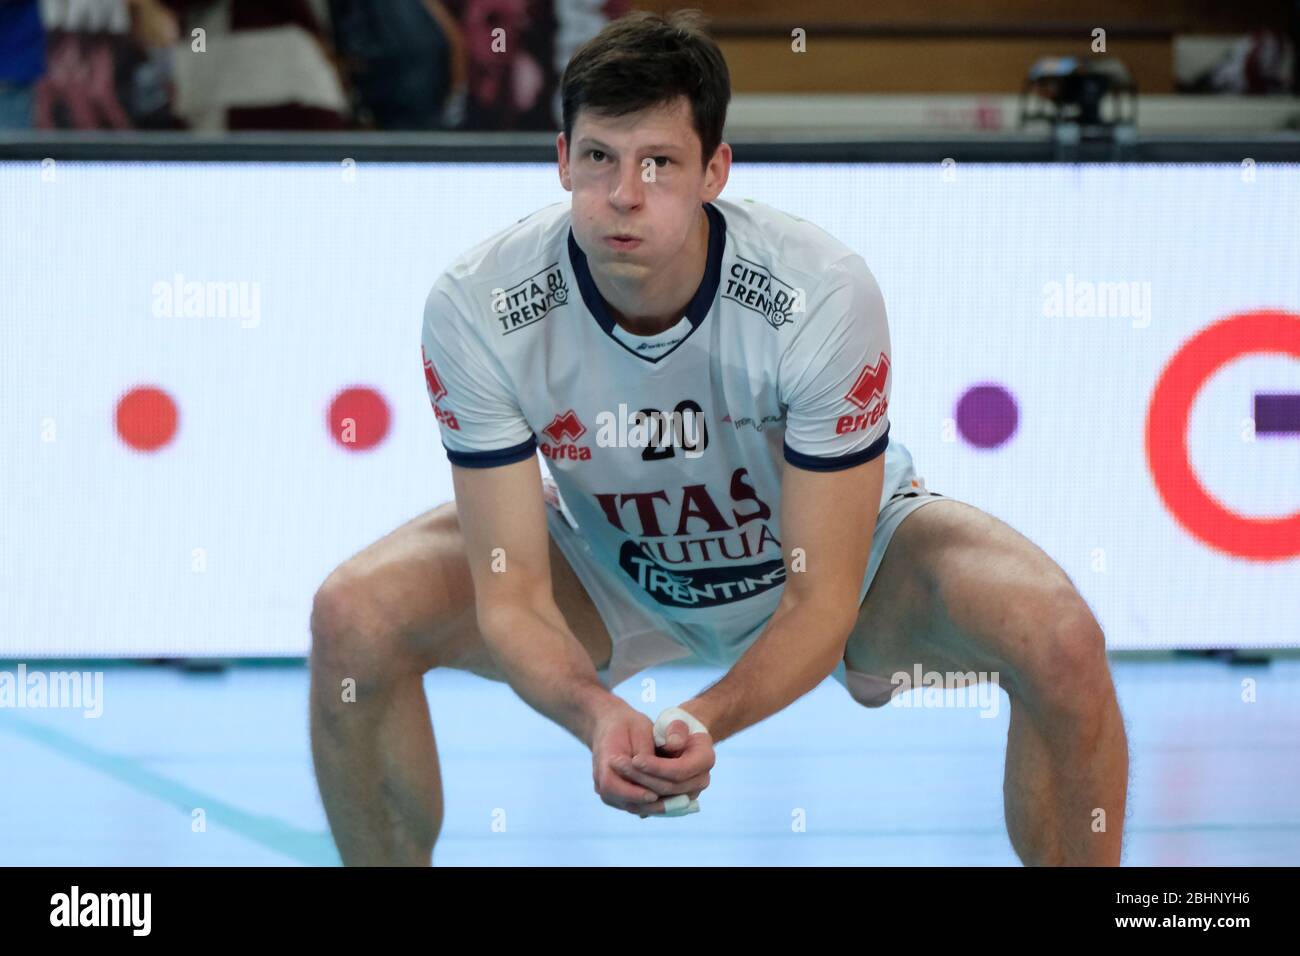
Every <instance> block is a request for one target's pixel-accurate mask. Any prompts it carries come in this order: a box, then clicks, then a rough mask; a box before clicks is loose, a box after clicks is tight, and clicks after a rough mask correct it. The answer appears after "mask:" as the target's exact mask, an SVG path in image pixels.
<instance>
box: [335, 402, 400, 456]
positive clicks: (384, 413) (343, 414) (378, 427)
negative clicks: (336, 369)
mask: <svg viewBox="0 0 1300 956" xmlns="http://www.w3.org/2000/svg"><path fill="white" fill-rule="evenodd" d="M391 418H392V413H391V412H390V411H389V410H388V402H386V401H384V397H383V396H382V395H380V394H379V392H378V391H376V390H375V389H373V388H366V387H364V386H356V387H353V388H345V389H344V390H343V391H341V392H339V393H338V395H336V396H334V400H333V401H332V402H330V407H329V411H328V412H327V413H326V425H327V426H328V428H329V433H330V437H331V438H333V439H334V441H335V442H337V443H338V444H339V445H341V446H342V447H343V448H345V449H346V450H348V451H369V450H370V449H372V448H374V447H375V446H376V445H378V444H380V443H381V442H382V441H383V440H384V439H385V438H387V437H388V425H389V422H390V420H391Z"/></svg>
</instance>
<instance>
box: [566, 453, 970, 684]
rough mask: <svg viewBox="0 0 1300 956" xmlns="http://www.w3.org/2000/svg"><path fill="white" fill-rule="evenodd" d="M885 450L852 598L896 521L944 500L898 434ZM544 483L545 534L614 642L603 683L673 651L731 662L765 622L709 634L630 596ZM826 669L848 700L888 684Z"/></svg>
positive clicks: (759, 619)
mask: <svg viewBox="0 0 1300 956" xmlns="http://www.w3.org/2000/svg"><path fill="white" fill-rule="evenodd" d="M885 456H886V457H885V490H884V491H882V495H881V497H882V499H884V502H885V503H884V505H883V506H882V507H881V509H880V514H879V516H878V517H877V518H876V529H875V534H874V535H873V537H872V540H871V556H870V558H869V559H868V561H867V572H866V575H865V576H864V577H863V579H862V588H861V590H860V591H859V592H858V604H859V605H860V604H861V603H862V601H863V600H864V599H865V598H866V596H867V589H868V588H870V587H871V581H872V579H873V578H874V577H875V576H876V570H877V569H878V568H879V567H880V562H881V560H882V559H883V558H884V556H885V549H886V548H888V547H889V542H890V539H892V538H893V536H894V531H895V530H896V529H897V528H898V525H899V524H900V523H901V522H902V520H903V519H904V518H905V517H907V516H908V515H909V514H911V513H912V512H913V511H915V510H916V509H917V508H920V507H922V506H923V505H927V504H929V503H930V502H932V501H943V500H944V497H945V496H943V495H941V494H939V493H938V492H933V491H930V490H928V489H927V488H926V487H925V479H923V478H921V477H920V476H919V475H917V473H916V471H915V469H914V468H913V464H912V455H911V452H909V451H908V450H907V448H906V447H905V446H904V445H903V444H902V443H901V442H896V441H890V443H889V445H888V446H887V448H886V450H885ZM543 491H544V494H545V497H546V503H547V508H546V522H547V526H548V528H549V530H550V533H551V537H552V538H553V539H554V540H555V543H556V545H557V546H558V547H559V549H560V550H561V551H562V552H563V553H564V556H565V557H566V558H567V559H568V561H569V565H570V566H571V567H572V568H573V571H574V573H575V574H576V575H577V576H578V580H579V581H581V582H582V585H583V587H584V588H585V589H586V591H587V594H588V595H589V596H590V598H591V602H592V604H594V605H595V607H596V610H597V611H598V612H599V614H600V617H601V620H602V621H604V623H605V629H606V630H607V631H608V632H609V636H610V641H611V642H612V644H613V653H612V656H611V658H610V662H609V666H608V667H606V668H605V669H604V670H600V671H597V674H598V676H599V677H600V681H601V683H602V684H604V685H605V686H606V687H609V688H613V687H615V686H617V685H618V684H621V683H622V682H623V681H625V680H627V679H628V678H629V677H631V676H632V675H634V674H636V673H638V672H640V671H642V670H645V669H646V668H648V667H654V666H655V665H657V664H663V663H666V662H667V661H671V660H677V659H679V658H687V657H694V658H696V659H697V660H699V661H701V662H703V663H709V664H714V665H719V666H723V667H727V666H730V665H731V664H733V663H735V661H736V660H737V659H738V658H739V657H740V655H741V654H742V653H743V652H744V650H745V649H746V648H748V647H749V645H750V644H752V643H753V642H754V640H756V639H757V638H758V636H759V634H761V633H762V631H763V628H764V627H766V625H767V622H768V619H769V618H770V617H771V610H767V611H765V612H762V613H760V614H759V615H757V616H756V619H755V620H754V621H753V624H752V626H750V627H749V628H748V629H747V630H746V631H744V632H743V633H741V634H735V633H733V634H730V635H720V634H713V633H710V631H709V629H708V628H706V627H699V626H695V625H691V624H684V623H682V622H679V621H675V620H673V619H671V618H669V617H667V616H665V615H663V614H660V613H656V611H655V609H654V608H652V607H647V606H646V604H645V603H642V602H641V601H640V600H638V599H637V596H636V595H635V593H634V591H633V588H632V586H631V582H628V583H626V584H625V583H624V579H623V577H622V576H621V575H620V573H619V572H618V569H617V568H611V567H606V566H604V565H602V563H601V562H599V561H598V560H596V559H595V557H594V556H593V555H592V553H591V547H590V545H589V544H588V543H587V541H586V540H585V539H584V538H583V537H582V534H581V533H580V532H579V530H578V528H577V525H576V523H575V522H574V520H573V517H572V515H571V514H570V513H569V511H568V509H567V508H566V507H565V506H564V502H563V501H562V500H561V498H560V495H559V491H558V489H557V488H556V486H555V484H554V482H553V481H551V479H550V478H549V477H548V478H544V479H543ZM769 593H770V594H771V595H772V596H773V597H772V599H771V600H772V602H774V601H776V600H779V596H780V593H781V588H779V587H778V588H773V589H772V591H771V592H769ZM769 603H771V602H769ZM774 608H775V605H774V603H772V609H774ZM833 676H834V677H835V679H836V680H838V681H839V682H840V683H841V684H843V685H844V687H845V688H846V689H847V690H848V692H849V694H850V695H851V696H852V697H853V699H854V700H856V701H858V702H859V703H861V704H865V705H866V706H868V707H878V706H880V705H882V704H884V703H887V702H888V700H889V697H890V693H891V692H892V690H893V685H892V684H890V682H889V681H888V680H885V679H884V678H881V677H876V676H875V675H872V674H863V673H860V672H858V671H851V670H848V669H847V668H846V667H845V664H844V661H843V660H841V661H840V663H839V666H838V667H836V669H835V671H834V672H833Z"/></svg>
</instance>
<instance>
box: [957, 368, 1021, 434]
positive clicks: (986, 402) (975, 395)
mask: <svg viewBox="0 0 1300 956" xmlns="http://www.w3.org/2000/svg"><path fill="white" fill-rule="evenodd" d="M1019 423H1020V410H1019V409H1018V408H1017V407H1016V400H1015V399H1014V398H1013V397H1012V396H1011V393H1010V392H1008V391H1007V390H1006V389H1005V388H1003V387H1002V386H1001V385H994V384H991V383H986V384H983V385H975V386H973V387H971V388H968V389H967V390H966V393H965V394H964V395H962V397H961V398H960V399H958V400H957V431H958V432H960V433H961V437H962V438H964V439H965V440H966V441H967V442H969V443H970V444H972V445H974V446H975V447H976V448H998V447H999V446H1001V445H1004V444H1006V442H1007V441H1008V440H1010V438H1011V436H1012V435H1014V434H1015V433H1016V426H1017V425H1018V424H1019Z"/></svg>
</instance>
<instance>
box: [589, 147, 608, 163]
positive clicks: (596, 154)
mask: <svg viewBox="0 0 1300 956" xmlns="http://www.w3.org/2000/svg"><path fill="white" fill-rule="evenodd" d="M587 155H588V156H590V157H591V158H592V160H593V161H595V162H597V163H598V162H600V161H601V160H602V159H603V158H604V157H605V152H604V150H600V149H589V150H587Z"/></svg>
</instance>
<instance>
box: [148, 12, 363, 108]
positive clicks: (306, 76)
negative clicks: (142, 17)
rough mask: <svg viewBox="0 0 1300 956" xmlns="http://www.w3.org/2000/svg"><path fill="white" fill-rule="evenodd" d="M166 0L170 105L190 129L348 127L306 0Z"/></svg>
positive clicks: (331, 67) (333, 71) (321, 36)
mask: <svg viewBox="0 0 1300 956" xmlns="http://www.w3.org/2000/svg"><path fill="white" fill-rule="evenodd" d="M165 2H166V4H167V6H169V7H170V8H171V9H173V10H174V11H176V13H177V15H178V16H179V18H180V43H179V45H178V46H177V47H176V59H175V65H176V102H175V107H174V108H175V111H176V114H177V115H178V116H179V117H180V118H181V119H182V120H184V121H185V122H186V123H187V124H188V125H189V126H190V127H191V128H192V129H200V130H224V129H232V130H233V129H245V130H248V129H258V130H308V129H315V130H321V129H343V128H346V127H347V126H348V101H347V97H346V95H345V94H344V92H343V84H342V82H341V80H340V78H339V74H338V70H337V69H336V68H335V66H334V64H333V62H332V61H331V60H330V58H329V55H328V54H327V52H326V48H325V44H324V42H323V41H324V34H323V32H322V28H321V23H320V21H319V20H318V18H317V16H316V14H315V13H314V12H313V10H312V5H311V4H310V3H308V2H307V0H165ZM387 6H388V4H387V2H385V3H384V4H383V7H385V8H386V7H387Z"/></svg>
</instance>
